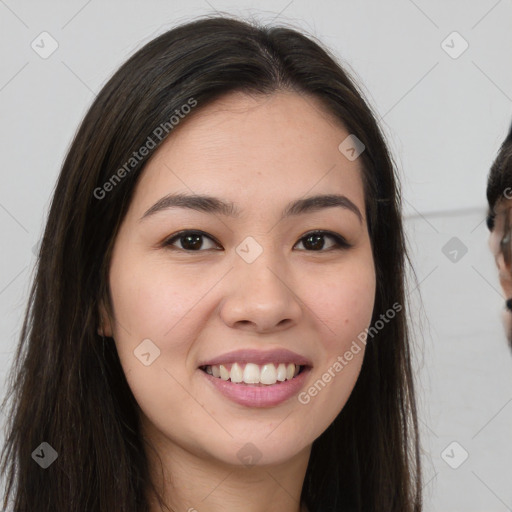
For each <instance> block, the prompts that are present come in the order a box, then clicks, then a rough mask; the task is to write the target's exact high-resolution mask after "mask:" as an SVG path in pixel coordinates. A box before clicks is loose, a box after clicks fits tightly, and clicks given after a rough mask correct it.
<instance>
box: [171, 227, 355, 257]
mask: <svg viewBox="0 0 512 512" xmlns="http://www.w3.org/2000/svg"><path fill="white" fill-rule="evenodd" d="M205 238H206V239H208V240H209V241H210V242H211V243H213V245H214V246H217V247H220V245H219V244H218V243H217V242H215V241H214V240H213V239H212V238H211V237H210V236H209V235H207V234H206V233H203V232H202V231H191V230H187V231H181V232H180V233H177V234H176V235H173V236H172V237H171V238H169V239H167V240H166V241H165V242H164V244H163V245H164V246H165V247H169V248H171V249H178V250H184V251H187V252H198V251H200V250H209V249H214V250H215V247H213V246H212V247H206V248H205V247H204V244H203V239H205ZM326 238H329V239H331V245H330V246H328V247H327V248H326V247H325V239H326ZM177 242H179V243H180V244H181V247H176V246H175V244H176V243H177ZM298 244H302V245H303V247H304V248H305V250H307V251H313V252H325V251H327V250H333V249H348V248H349V247H351V245H350V244H349V243H348V242H347V241H346V240H345V239H344V238H343V237H341V236H340V235H337V234H335V233H331V232H329V231H312V232H310V233H307V234H306V235H304V236H303V237H301V239H300V240H299V241H298V242H297V244H296V245H298ZM296 245H295V246H296Z"/></svg>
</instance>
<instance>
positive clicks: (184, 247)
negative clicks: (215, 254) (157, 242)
mask: <svg viewBox="0 0 512 512" xmlns="http://www.w3.org/2000/svg"><path fill="white" fill-rule="evenodd" d="M204 238H207V239H208V240H210V241H211V242H213V243H214V244H215V245H216V246H217V247H219V245H218V244H217V242H215V241H214V240H213V238H212V237H210V236H209V235H207V234H206V233H203V232H202V231H196V230H184V231H180V232H179V233H176V234H175V235H172V236H171V237H170V238H168V239H167V240H165V242H164V243H163V246H164V247H166V248H168V249H171V250H178V251H185V252H201V250H212V249H214V248H213V247H207V248H206V249H204V248H203V249H201V248H202V247H203V239H204ZM176 243H180V244H181V247H176ZM214 250H218V249H214Z"/></svg>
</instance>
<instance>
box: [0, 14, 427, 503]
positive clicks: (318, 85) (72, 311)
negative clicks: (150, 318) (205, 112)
mask: <svg viewBox="0 0 512 512" xmlns="http://www.w3.org/2000/svg"><path fill="white" fill-rule="evenodd" d="M233 91H242V92H246V93H250V94H271V93H273V92H276V91H296V92H298V93H301V94H304V95H305V97H307V96H311V97H315V98H317V99H319V100H320V101H321V102H322V104H323V105H324V106H325V110H326V112H330V113H331V114H332V115H333V116H334V117H335V118H337V119H338V120H339V121H340V122H341V123H343V125H344V126H345V127H346V128H347V129H348V131H349V132H350V133H353V134H355V135H356V136H357V137H358V138H359V139H360V140H361V141H362V142H363V144H364V145H365V147H366V149H365V151H364V152H363V153H362V155H361V156H360V157H359V158H360V161H361V163H362V167H363V181H364V188H365V198H366V210H367V211H366V213H367V222H368V228H369V231H370V237H371V242H372V251H373V257H374V261H375V267H376V275H377V290H376V296H375V308H374V314H373V319H372V324H373V323H374V322H375V321H376V320H378V319H379V317H380V315H381V314H382V313H385V312H386V311H387V310H389V309H392V306H393V304H395V303H398V304H400V305H402V306H403V307H404V309H403V312H402V313H398V314H397V315H396V316H395V318H394V319H393V320H391V321H390V322H389V323H387V324H386V326H385V328H383V329H382V330H381V331H380V332H379V333H378V335H376V336H375V337H374V338H373V339H371V338H370V337H369V338H368V344H367V348H366V353H365V357H364V362H363V366H362V369H361V373H360V376H359V378H358V381H357V383H356V385H355V388H354V390H353V392H352V395H351V397H350V399H349V400H348V402H347V404H346V406H345V407H344V408H343V410H342V411H341V413H340V414H339V415H338V417H337V418H336V419H335V421H334V422H333V423H332V424H331V426H330V427H329V428H328V429H327V430H326V431H325V432H324V433H323V434H322V435H321V436H320V437H319V438H318V439H317V440H316V441H315V442H314V444H313V448H312V452H311V458H310V461H309V465H308V468H307V472H306V477H305V481H304V486H303V490H302V499H303V500H304V501H305V502H306V504H307V506H308V507H309V509H310V511H311V512H328V511H329V512H330V511H340V512H341V511H349V510H351V511H372V512H393V511H395V512H412V511H415V512H419V511H420V510H421V474H420V473H421V472H420V465H419V441H418V425H417V412H416V402H415V395H414V390H413V375H412V370H411V354H410V352H409V334H408V327H407V321H406V314H405V309H406V308H405V306H406V303H405V292H404V279H405V277H404V267H405V263H406V259H407V252H406V247H405V242H404V235H403V229H402V221H401V200H400V194H399V188H398V183H396V179H395V170H394V165H393V163H392V161H391V158H390V155H389V153H388V150H387V148H386V144H385V142H384V138H383V136H382V134H381V132H380V130H379V128H378V126H377V124H376V122H375V119H374V117H373V115H372V113H371V110H370V108H369V107H368V105H367V104H366V103H365V101H364V100H363V98H362V96H361V94H360V93H359V92H358V90H357V89H356V86H355V85H354V84H353V83H352V81H351V80H350V78H349V77H348V76H347V75H346V74H345V73H344V72H343V71H342V70H341V69H340V67H339V65H338V64H336V62H335V61H334V59H333V58H332V57H331V56H330V54H329V53H328V52H327V51H325V50H323V49H321V48H320V46H319V45H318V44H317V43H315V42H313V40H311V39H309V38H307V37H305V36H303V35H301V34H299V33H297V32H296V31H293V30H290V29H287V28H282V27H276V28H265V27H256V26H253V25H250V24H247V23H244V22H241V21H238V20H235V19H227V18H212V17H208V18H206V19H201V20H198V21H194V22H192V23H189V24H186V25H183V26H180V27H178V28H175V29H173V30H171V31H169V32H166V33H165V34H163V35H161V36H159V37H157V38H156V39H154V40H153V41H151V42H149V43H148V44H147V45H145V46H144V47H143V48H142V49H140V50H139V51H137V52H136V53H135V54H134V55H133V56H132V57H131V58H129V60H128V61H127V62H126V63H125V64H124V65H123V66H122V67H121V68H120V69H119V70H118V71H117V72H116V73H115V74H114V75H113V77H112V78H111V79H110V80H109V81H108V83H107V84H106V85H105V86H104V87H103V89H102V90H101V92H100V93H99V94H98V96H97V98H96V99H95V101H94V103H93V105H92V106H91V108H90V109H89V111H88V113H87V114H86V116H85V118H84V120H83V122H82V124H81V126H80V128H79V130H78V131H77V133H76V135H75V138H74V140H73V143H72V145H71V147H70V149H69V152H68V155H67V157H66V159H65V161H64V164H63V168H62V171H61V173H60V176H59V179H58V182H57V185H56V189H55V194H54V197H53V200H52V204H51V207H50V211H49V215H48V220H47V224H46V229H45V232H44V236H43V239H42V243H41V248H40V253H39V258H38V264H37V268H36V275H35V278H34V282H33V286H32V289H31V293H30V298H29V304H28V307H27V312H26V315H25V319H24V323H23V327H22V332H21V336H20V343H19V346H18V349H17V353H16V360H15V366H13V369H12V370H11V371H12V375H11V387H10V390H9V394H8V396H7V397H6V401H7V399H8V398H9V396H10V397H11V398H12V400H13V402H12V412H11V414H9V415H7V417H8V431H7V437H6V445H5V448H4V451H3V455H2V472H3V473H5V474H6V475H7V476H8V488H7V492H6V495H5V501H4V506H7V500H8V498H9V496H11V499H12V507H13V508H12V510H13V511H14V512H28V511H30V512H33V511H34V510H37V511H38V512H50V511H51V512H64V511H66V512H68V511H69V510H73V511H74V512H79V511H84V512H85V511H87V512H91V511H105V512H107V511H108V512H117V511H123V512H143V511H148V510H149V508H148V503H147V493H148V490H149V489H150V488H151V479H150V473H149V464H148V462H147V455H146V452H145V450H146V449H148V448H149V447H148V446H147V445H145V444H144V443H145V441H144V439H142V436H141V434H140V425H139V408H138V404H137V403H136V401H135V399H134V397H133V394H132V392H131V390H130V388H129V386H128V384H127V381H126V379H125V376H124V373H123V370H122V367H121V364H120V361H119V358H118V355H117V352H116V349H115V344H114V343H113V341H112V340H105V342H102V339H101V337H100V336H98V334H97V327H98V325H99V322H100V318H99V311H98V310H99V305H100V302H102V301H103V303H104V305H105V307H106V308H107V310H108V311H109V313H110V314H111V313H112V308H111V304H110V297H109V291H108V270H109V264H110V258H111V253H112V248H113V244H114V240H115V237H116V234H117V231H118V229H119V227H120V224H121V222H122V220H123V218H124V215H125V213H126V211H127V208H128V206H129V204H130V200H131V198H132V195H133V193H134V188H135V185H136V183H137V181H138V179H139V178H140V175H141V172H142V171H143V169H144V165H145V164H146V162H147V160H148V158H149V156H148V157H146V158H145V159H144V160H143V161H141V163H140V164H139V165H138V167H137V168H136V169H134V170H133V171H132V172H130V173H129V174H127V175H126V177H125V178H124V179H123V181H122V183H120V184H118V185H117V186H115V187H114V188H113V190H112V191H111V192H109V194H108V196H107V197H105V198H104V199H102V200H98V199H97V198H96V197H95V196H94V190H95V189H96V188H97V187H101V186H102V184H103V183H105V182H106V181H108V180H109V179H110V178H111V176H112V174H113V173H114V172H115V171H116V170H117V169H119V168H121V167H122V166H123V165H124V164H125V163H126V162H127V160H128V159H129V158H130V156H131V154H132V153H133V152H134V151H137V150H138V149H139V148H140V147H142V146H143V145H144V144H145V142H146V140H147V138H148V136H150V135H151V134H152V132H153V131H154V129H155V128H156V127H157V126H159V125H160V124H161V123H163V122H167V121H168V120H169V119H170V117H171V116H172V115H173V114H174V113H175V110H179V109H180V107H181V106H182V105H185V104H186V103H187V102H188V100H189V99H190V98H194V99H195V100H196V101H197V107H195V111H199V110H200V109H201V108H202V107H204V106H206V105H208V104H211V103H212V102H213V101H214V100H215V99H218V98H219V97H221V96H223V95H225V94H227V93H229V92H233ZM193 115H194V112H192V113H191V114H190V118H192V117H193ZM185 122H187V120H185ZM178 129H179V127H178ZM340 142H341V141H340ZM109 341H110V342H109ZM4 407H5V405H4ZM43 441H46V442H48V443H49V444H50V445H51V446H52V447H53V448H54V449H55V450H56V451H57V453H58V458H57V459H56V461H55V462H54V463H53V464H52V465H51V466H50V467H49V468H47V469H46V470H43V469H41V468H40V467H39V465H38V464H36V463H35V462H34V460H33V459H32V457H31V453H32V452H33V450H34V449H35V448H36V447H37V446H39V445H40V444H41V443H42V442H43Z"/></svg>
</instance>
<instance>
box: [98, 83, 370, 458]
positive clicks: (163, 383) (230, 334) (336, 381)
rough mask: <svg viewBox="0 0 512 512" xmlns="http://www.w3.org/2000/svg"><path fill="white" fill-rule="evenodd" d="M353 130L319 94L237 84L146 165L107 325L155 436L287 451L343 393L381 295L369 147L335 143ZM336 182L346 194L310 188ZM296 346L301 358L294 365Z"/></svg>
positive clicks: (310, 434) (189, 447) (259, 451)
mask: <svg viewBox="0 0 512 512" xmlns="http://www.w3.org/2000/svg"><path fill="white" fill-rule="evenodd" d="M198 108H199V107H198ZM348 136H349V133H348V132H347V131H346V130H345V129H344V128H343V127H341V126H340V125H339V124H337V123H335V122H334V121H332V120H330V118H329V116H328V115H327V114H326V113H325V111H324V110H323V109H322V107H321V106H320V104H319V103H318V102H317V100H316V99H314V98H311V97H303V96H301V95H299V94H296V93H276V94H273V95H271V96H256V97H251V96H248V95H244V94H241V93H236V94H230V95H229V96H226V97H225V98H224V99H222V100H218V101H217V102H216V103H214V104H212V105H211V106H209V107H206V108H204V109H202V110H201V111H197V112H195V113H194V114H193V117H191V118H190V119H186V120H185V121H183V122H182V124H181V125H180V126H178V127H177V128H176V129H175V131H174V133H172V134H171V135H170V137H169V138H168V139H167V140H166V141H165V143H163V145H162V146H160V147H159V149H158V150H157V151H156V153H155V155H154V156H153V158H152V159H151V160H150V162H149V163H148V165H147V166H146V169H145V170H144V173H143V175H142V176H141V179H140V181H139V183H138V185H137V188H136V190H135V193H134V196H133V200H132V202H131V205H130V208H129V211H128V213H127V215H126V217H125V218H124V221H123V224H122V226H121V228H120V232H119V234H118V236H117V239H116V241H115V247H114V251H113V256H112V261H111V267H110V283H109V284H110V289H111V297H112V305H113V312H114V318H113V319H112V321H109V320H108V319H107V318H106V317H105V315H103V318H104V323H103V327H104V331H105V334H106V335H111V336H113V337H114V339H115V343H116V347H117V350H118V353H119V357H120V360H121V364H122V366H123V369H124V372H125V374H126V378H127V380H128V383H129V385H130V388H131V390H132V392H133V394H134V396H135V398H136V400H137V402H138V404H139V406H140V409H141V411H142V422H143V426H144V430H145V433H146V436H148V437H149V438H151V439H153V440H156V439H158V442H159V443H163V444H164V445H166V446H167V447H168V448H169V449H172V447H175V448H177V449H184V450H186V451H187V452H188V453H190V454H193V455H196V456H199V457H201V458H203V459H204V458H209V459H212V460H217V461H223V462H224V463H228V464H237V465H240V464H241V463H242V462H246V461H247V460H249V459H248V458H247V457H252V461H253V463H258V464H272V463H279V462H284V461H286V460H289V459H290V458H291V457H293V456H294V455H296V454H298V453H299V452H301V451H302V450H305V449H309V447H310V445H311V443H312V442H313V441H314V440H315V439H316V438H317V437H318V436H319V435H320V434H321V433H322V432H323V431H324V430H325V429H326V428H327V427H328V426H329V425H330V424H331V422H332V421H333V420H334V418H335V417H336V416H337V415H338V413H339V412H340V411H341V409H342V408H343V406H344V405H345V403H346V401H347V399H348V398H349V395H350V393H351V391H352V389H353V387H354V384H355V382H356V380H357V377H358V374H359V371H360V368H361V364H362V361H363V355H364V345H363V344H362V343H360V342H358V344H354V341H357V336H358V334H360V333H361V332H362V331H364V329H365V328H366V327H368V326H369V323H370V320H371V316H372V311H373V305H374V295H375V271H374V262H373V258H372V252H371V245H370V240H369V236H368V232H367V228H366V218H365V201H364V194H363V184H362V175H361V173H362V169H361V164H360V159H355V160H354V159H353V158H351V159H348V158H347V157H346V156H344V154H342V152H341V151H340V150H339V149H338V146H339V145H340V143H342V142H343V141H344V140H345V139H346V138H347V137H348ZM345 144H346V143H345ZM118 186H122V185H118ZM177 194H179V195H180V198H179V200H178V199H176V195H177ZM196 195H197V196H209V197H211V198H215V199H209V200H205V199H203V200H197V199H194V200H193V199H191V198H192V196H196ZM326 195H329V196H334V195H336V196H339V197H338V198H337V200H335V199H334V197H331V199H330V202H328V201H325V200H322V199H321V198H320V199H318V200H317V201H316V202H315V201H312V202H310V201H308V199H310V198H312V197H314V196H326ZM173 197H174V198H175V199H174V200H173V199H172V198H173ZM164 198H168V200H166V199H164ZM104 200H108V197H107V198H105V199H104ZM296 202H298V203H297V204H296V205H295V206H294V207H293V208H291V209H290V205H292V204H293V203H296ZM221 204H226V205H232V206H230V207H225V206H222V207H221V206H220V205H221ZM188 231H193V232H192V233H190V232H188ZM312 231H328V232H329V234H327V233H324V234H317V235H314V234H313V235H311V234H310V233H311V232H312ZM198 232H200V235H198ZM180 233H181V235H180ZM336 237H339V238H340V239H341V243H340V244H339V245H338V242H337V238H336ZM343 240H344V241H345V242H343ZM351 347H352V349H351ZM355 347H358V348H357V349H355ZM235 351H240V352H239V353H238V354H234V355H233V354H231V353H233V352H235ZM285 351H289V352H285ZM244 352H245V353H244ZM348 352H350V354H351V355H350V354H349V355H347V353H348ZM340 361H343V363H341V362H340ZM294 362H295V363H296V364H298V365H300V366H306V368H305V369H304V370H303V371H302V372H301V373H299V374H298V375H297V376H295V377H293V375H294V374H295V373H296V371H295V367H294V366H293V363H294ZM336 362H338V364H336ZM208 363H211V364H210V365H209V366H210V367H211V368H206V367H205V366H208ZM222 363H224V364H223V365H222V368H221V366H220V365H221V364H222ZM235 363H236V364H235ZM247 363H250V364H247ZM271 363H274V364H271ZM340 366H341V370H340V369H339V368H340ZM205 370H207V371H208V372H211V373H213V375H210V374H209V373H207V371H205ZM287 372H288V373H287ZM219 374H220V377H217V376H216V375H219ZM228 376H229V381H226V380H225V379H227V378H228ZM244 377H245V378H246V380H249V381H250V380H254V381H257V380H258V378H259V379H260V380H263V382H267V383H269V382H272V381H276V383H275V384H261V383H260V384H258V385H255V384H245V383H244V382H238V383H237V382H236V381H239V380H240V379H242V378H244ZM231 379H232V380H233V381H235V382H231ZM283 379H285V380H284V381H283ZM315 386H316V387H315Z"/></svg>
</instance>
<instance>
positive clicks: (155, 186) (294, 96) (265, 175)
mask: <svg viewBox="0 0 512 512" xmlns="http://www.w3.org/2000/svg"><path fill="white" fill-rule="evenodd" d="M197 108H199V110H198V111H197V112H194V114H193V115H191V116H190V117H189V118H188V119H187V118H186V119H185V120H184V121H183V122H182V123H181V124H180V125H178V127H177V129H175V131H173V132H172V133H171V134H170V135H169V137H168V139H167V140H166V141H165V142H164V143H163V144H162V145H161V146H160V147H159V149H158V150H157V151H156V153H155V155H154V156H153V158H152V159H151V160H150V161H149V162H148V164H147V166H146V169H145V170H144V173H143V176H142V177H141V183H140V191H142V193H143V194H144V195H150V196H153V198H155V197H156V196H158V195H159V196H161V195H163V194H164V193H169V192H170V191H171V190H178V191H183V192H188V193H190V192H194V193H209V194H212V195H219V196H223V197H226V198H229V199H231V200H233V201H237V202H246V203H251V198H252V199H253V201H252V202H254V201H256V200H257V199H256V198H258V200H261V199H263V198H264V199H265V200H268V201H270V200H273V201H278V202H283V201H285V200H286V199H287V198H288V196H290V197H292V196H293V197H294V198H295V197H297V196H304V195H306V194H308V193H310V194H313V193H321V192H323V193H325V192H333V191H334V190H335V191H337V192H340V193H344V194H347V195H350V196H351V199H352V200H353V201H354V202H356V203H359V206H360V208H361V209H362V210H363V209H364V208H363V206H364V191H363V185H362V177H361V172H362V164H361V162H360V160H361V159H356V160H353V161H351V160H349V159H348V158H347V157H346V156H345V155H344V154H343V153H342V152H341V151H340V150H339V145H340V144H341V143H342V142H343V141H344V140H345V139H346V138H347V137H348V136H349V135H350V133H349V132H348V131H347V129H346V128H345V127H344V126H343V124H342V123H341V122H340V121H338V120H336V119H335V118H334V116H333V115H332V114H331V113H329V112H328V111H327V110H326V109H325V107H324V106H323V105H322V104H321V102H320V101H319V100H318V99H316V98H314V97H311V96H304V95H300V94H298V93H292V92H278V93H274V94H271V95H265V96H263V95H256V96H254V95H247V94H244V93H239V92H237V93H231V94H229V95H227V96H225V97H223V98H222V99H220V100H217V101H215V102H214V103H212V104H211V105H208V106H206V107H203V108H200V107H197ZM260 204H261V203H260Z"/></svg>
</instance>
